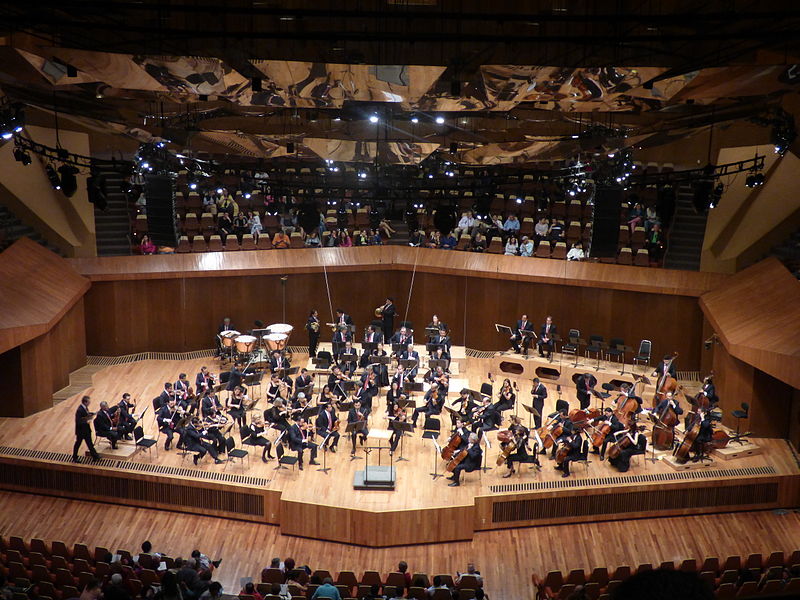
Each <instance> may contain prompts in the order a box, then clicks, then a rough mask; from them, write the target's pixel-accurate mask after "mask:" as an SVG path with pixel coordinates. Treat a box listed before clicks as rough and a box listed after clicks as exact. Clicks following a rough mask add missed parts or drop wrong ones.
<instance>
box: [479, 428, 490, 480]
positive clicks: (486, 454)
mask: <svg viewBox="0 0 800 600" xmlns="http://www.w3.org/2000/svg"><path fill="white" fill-rule="evenodd" d="M478 443H479V444H480V443H481V442H480V440H478ZM483 445H484V447H485V449H484V451H483V466H482V467H481V473H485V472H486V471H491V470H492V467H490V466H489V450H490V449H491V448H492V445H491V444H490V443H489V432H488V431H487V432H486V433H485V434H484V435H483Z"/></svg>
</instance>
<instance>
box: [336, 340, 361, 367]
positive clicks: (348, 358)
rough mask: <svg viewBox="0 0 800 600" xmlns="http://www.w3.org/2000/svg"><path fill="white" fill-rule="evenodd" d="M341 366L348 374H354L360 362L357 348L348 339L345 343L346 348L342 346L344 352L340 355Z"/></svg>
mask: <svg viewBox="0 0 800 600" xmlns="http://www.w3.org/2000/svg"><path fill="white" fill-rule="evenodd" d="M339 360H340V361H341V362H340V363H339V366H340V367H341V368H342V371H343V372H344V373H345V374H346V375H352V374H353V372H354V371H355V370H356V364H357V362H358V354H356V350H355V348H353V342H350V341H347V342H345V343H344V348H342V353H341V355H339Z"/></svg>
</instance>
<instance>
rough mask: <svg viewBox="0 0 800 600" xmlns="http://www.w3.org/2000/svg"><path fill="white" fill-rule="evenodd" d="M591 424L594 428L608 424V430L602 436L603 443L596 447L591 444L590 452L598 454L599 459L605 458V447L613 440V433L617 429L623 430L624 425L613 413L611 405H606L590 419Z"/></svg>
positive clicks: (617, 430)
mask: <svg viewBox="0 0 800 600" xmlns="http://www.w3.org/2000/svg"><path fill="white" fill-rule="evenodd" d="M591 424H592V426H593V427H594V428H595V429H598V430H599V429H601V428H602V427H603V426H604V425H608V427H609V431H608V433H607V434H606V435H605V437H604V438H603V443H602V444H601V446H600V447H599V448H598V447H596V446H593V447H592V449H591V452H592V453H593V454H599V455H600V460H605V457H606V448H608V445H609V444H611V443H613V442H614V434H616V433H617V432H619V431H623V430H624V429H625V425H624V424H623V423H622V422H621V421H620V420H619V419H618V418H617V415H615V414H614V411H613V410H612V409H611V407H609V406H607V407H606V408H605V409H604V410H603V414H602V415H600V416H599V417H597V418H595V419H593V420H592V423H591Z"/></svg>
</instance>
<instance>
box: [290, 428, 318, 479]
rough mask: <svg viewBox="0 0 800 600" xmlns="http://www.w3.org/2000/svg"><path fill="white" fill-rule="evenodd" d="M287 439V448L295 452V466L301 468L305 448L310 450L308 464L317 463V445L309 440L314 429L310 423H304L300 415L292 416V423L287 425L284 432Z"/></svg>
mask: <svg viewBox="0 0 800 600" xmlns="http://www.w3.org/2000/svg"><path fill="white" fill-rule="evenodd" d="M286 435H287V437H288V439H289V448H290V449H291V450H292V451H293V452H297V466H298V468H299V469H300V470H301V471H302V470H303V451H304V450H305V449H306V448H309V449H310V450H311V460H310V461H309V462H308V464H310V465H318V464H319V463H318V462H317V460H316V459H317V445H316V444H315V443H314V442H312V441H311V436H313V435H314V429H313V428H312V427H311V425H310V424H308V423H306V421H305V419H304V418H303V417H301V416H300V415H297V416H296V417H295V418H294V424H293V425H292V426H291V427H289V431H288V432H287V433H286Z"/></svg>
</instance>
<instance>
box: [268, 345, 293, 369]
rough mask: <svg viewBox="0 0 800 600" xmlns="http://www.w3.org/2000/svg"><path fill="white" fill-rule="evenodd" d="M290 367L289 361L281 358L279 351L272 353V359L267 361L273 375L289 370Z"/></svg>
mask: <svg viewBox="0 0 800 600" xmlns="http://www.w3.org/2000/svg"><path fill="white" fill-rule="evenodd" d="M291 366H292V365H291V363H290V362H289V360H288V359H286V358H284V357H283V354H282V353H281V351H280V350H274V351H273V352H272V358H270V359H269V368H270V370H271V371H272V372H273V373H274V372H276V371H279V370H281V369H290V368H291Z"/></svg>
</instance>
